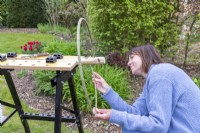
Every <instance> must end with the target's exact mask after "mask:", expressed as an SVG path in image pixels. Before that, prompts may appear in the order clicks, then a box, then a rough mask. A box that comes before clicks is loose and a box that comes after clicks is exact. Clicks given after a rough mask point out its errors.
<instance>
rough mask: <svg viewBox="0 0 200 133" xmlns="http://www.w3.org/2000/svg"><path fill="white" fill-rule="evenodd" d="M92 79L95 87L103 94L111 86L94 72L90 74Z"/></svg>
mask: <svg viewBox="0 0 200 133" xmlns="http://www.w3.org/2000/svg"><path fill="white" fill-rule="evenodd" d="M92 81H93V83H94V84H95V85H96V88H97V89H98V90H99V91H100V92H101V93H102V94H105V93H106V92H108V90H109V89H110V88H111V87H110V86H109V85H108V84H107V82H106V81H105V80H104V79H103V78H102V77H101V76H100V75H99V74H98V73H96V72H93V74H92Z"/></svg>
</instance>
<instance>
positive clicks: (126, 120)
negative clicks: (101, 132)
mask: <svg viewBox="0 0 200 133" xmlns="http://www.w3.org/2000/svg"><path fill="white" fill-rule="evenodd" d="M147 87H148V88H147V89H148V90H147V96H148V97H149V115H146V116H145V115H135V114H132V113H128V112H125V111H117V110H115V109H112V111H111V116H110V119H109V121H110V122H113V123H117V124H119V125H120V126H121V127H122V128H123V129H124V130H127V131H132V132H133V131H140V132H151V133H166V132H167V131H168V128H169V125H170V120H171V115H172V114H171V112H172V90H173V85H172V83H171V81H169V80H168V79H164V78H162V79H161V78H159V79H153V81H150V82H149V85H148V86H147Z"/></svg>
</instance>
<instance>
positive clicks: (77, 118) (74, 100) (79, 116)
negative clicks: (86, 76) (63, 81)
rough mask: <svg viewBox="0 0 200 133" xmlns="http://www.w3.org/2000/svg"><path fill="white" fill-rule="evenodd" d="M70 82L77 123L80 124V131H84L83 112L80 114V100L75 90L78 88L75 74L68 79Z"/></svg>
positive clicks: (80, 132) (81, 132)
mask: <svg viewBox="0 0 200 133" xmlns="http://www.w3.org/2000/svg"><path fill="white" fill-rule="evenodd" d="M68 83H69V88H70V94H71V98H72V102H73V106H74V112H75V116H76V124H77V126H78V130H79V133H83V126H82V122H81V114H80V110H79V108H78V102H77V99H76V91H75V89H76V88H75V86H74V80H73V76H72V77H70V78H69V79H68Z"/></svg>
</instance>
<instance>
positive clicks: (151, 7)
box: [89, 0, 177, 53]
mask: <svg viewBox="0 0 200 133" xmlns="http://www.w3.org/2000/svg"><path fill="white" fill-rule="evenodd" d="M175 3H176V2H175V1H174V2H168V1H148V0H144V1H132V0H121V1H115V2H113V1H109V0H108V1H99V0H90V2H89V22H90V26H91V29H92V31H93V34H94V37H95V38H96V40H97V42H98V46H99V48H100V52H102V53H108V52H111V51H114V50H119V51H121V52H124V51H127V50H128V49H129V48H130V47H133V46H137V45H141V44H145V43H153V44H155V46H156V47H157V48H159V49H160V50H161V52H163V51H164V50H165V49H166V48H167V47H169V46H171V45H173V44H174V42H176V39H177V28H176V24H175V22H173V21H172V20H173V16H172V15H173V13H174V12H175V7H176V4H175Z"/></svg>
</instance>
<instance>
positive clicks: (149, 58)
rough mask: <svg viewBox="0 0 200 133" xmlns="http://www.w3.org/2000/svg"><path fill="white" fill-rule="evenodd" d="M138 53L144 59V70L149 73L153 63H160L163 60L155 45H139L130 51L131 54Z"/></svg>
mask: <svg viewBox="0 0 200 133" xmlns="http://www.w3.org/2000/svg"><path fill="white" fill-rule="evenodd" d="M132 54H136V55H138V56H140V57H141V59H142V70H143V71H144V72H145V73H148V71H149V68H150V66H151V65H152V64H160V63H162V62H163V61H162V60H161V58H160V55H159V54H158V53H157V51H156V50H155V48H154V46H153V45H150V44H146V45H142V46H138V47H134V48H132V49H131V50H130V51H129V56H130V55H132Z"/></svg>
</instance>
